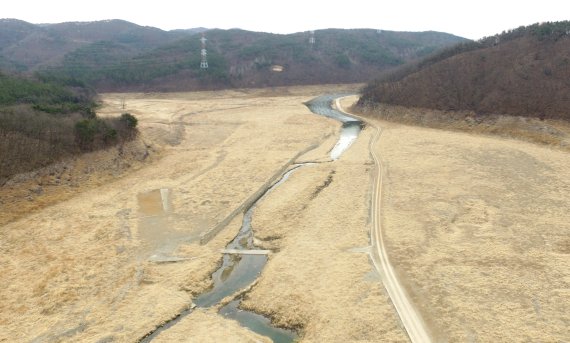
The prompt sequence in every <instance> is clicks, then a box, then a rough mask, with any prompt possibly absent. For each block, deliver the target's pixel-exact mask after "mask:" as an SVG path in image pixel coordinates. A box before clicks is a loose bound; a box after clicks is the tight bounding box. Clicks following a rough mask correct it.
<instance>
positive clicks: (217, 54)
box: [0, 19, 467, 91]
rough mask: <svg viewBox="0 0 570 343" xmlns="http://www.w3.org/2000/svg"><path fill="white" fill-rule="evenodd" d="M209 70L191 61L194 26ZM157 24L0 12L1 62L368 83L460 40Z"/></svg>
mask: <svg viewBox="0 0 570 343" xmlns="http://www.w3.org/2000/svg"><path fill="white" fill-rule="evenodd" d="M201 33H205V35H206V37H207V39H208V41H207V54H208V55H207V56H208V62H209V63H208V69H207V70H201V69H200V58H201V56H200V52H201V47H200V41H199V38H200V36H199V35H200V34H201ZM309 38H310V37H309V33H308V32H301V33H295V34H288V35H281V34H270V33H260V32H250V31H244V30H240V29H232V30H219V29H212V30H208V29H205V28H193V29H185V30H172V31H163V30H160V29H157V28H153V27H145V26H139V25H136V24H133V23H130V22H127V21H123V20H104V21H96V22H84V23H78V22H70V23H61V24H42V25H34V24H30V23H27V22H24V21H20V20H15V19H3V20H0V70H2V71H4V72H18V73H24V74H26V73H39V74H44V75H45V74H49V76H50V77H60V78H72V79H78V80H81V81H84V82H86V83H87V84H90V85H92V86H93V87H95V88H96V89H97V90H99V91H151V90H152V91H175V90H199V89H219V88H232V87H266V86H285V85H304V84H323V83H348V82H368V81H370V79H371V77H374V76H376V75H379V74H380V73H381V72H383V71H386V70H389V69H391V68H394V67H396V66H400V65H402V64H404V63H406V62H408V61H412V60H414V59H417V58H420V57H423V56H427V55H429V54H431V53H433V52H434V51H437V50H438V49H441V48H444V47H448V46H451V45H455V44H457V43H460V42H466V41H467V40H466V39H464V38H461V37H457V36H454V35H451V34H447V33H441V32H433V31H428V32H394V31H386V30H382V31H380V30H372V29H358V30H356V29H354V30H341V29H327V30H317V31H315V33H314V38H315V40H314V43H313V44H311V42H310V39H309Z"/></svg>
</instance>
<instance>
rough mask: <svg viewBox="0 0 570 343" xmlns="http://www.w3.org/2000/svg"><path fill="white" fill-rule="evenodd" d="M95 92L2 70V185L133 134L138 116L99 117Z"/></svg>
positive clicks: (79, 86) (71, 81)
mask: <svg viewBox="0 0 570 343" xmlns="http://www.w3.org/2000/svg"><path fill="white" fill-rule="evenodd" d="M95 108H96V99H95V94H94V92H93V91H91V90H90V89H89V88H88V87H86V86H85V85H83V84H81V83H80V82H77V81H75V80H67V81H65V80H63V79H61V78H60V79H58V80H52V79H45V78H44V79H34V78H29V77H21V76H15V75H7V74H2V73H0V156H1V158H0V186H1V185H3V184H4V183H5V182H6V180H7V179H8V178H9V177H11V176H13V175H15V174H18V173H22V172H27V171H31V170H35V169H37V168H39V167H42V166H45V165H48V164H51V163H53V162H56V161H59V160H61V159H63V158H65V157H69V156H73V155H75V154H78V153H82V152H84V151H92V150H95V149H99V148H104V147H108V146H110V145H114V144H117V143H121V142H124V141H126V140H130V139H132V138H134V136H135V135H136V118H134V117H132V116H131V115H129V114H125V115H123V116H122V117H119V118H107V119H105V120H103V119H101V118H98V117H97V115H96V114H95Z"/></svg>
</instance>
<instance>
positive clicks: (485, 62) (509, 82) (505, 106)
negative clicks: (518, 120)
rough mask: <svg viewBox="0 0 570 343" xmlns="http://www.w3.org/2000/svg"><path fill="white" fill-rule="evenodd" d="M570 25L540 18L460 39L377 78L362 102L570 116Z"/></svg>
mask: <svg viewBox="0 0 570 343" xmlns="http://www.w3.org/2000/svg"><path fill="white" fill-rule="evenodd" d="M569 29H570V22H560V23H546V24H541V25H538V24H537V25H533V26H529V27H526V28H524V27H523V28H519V29H517V30H514V31H510V32H508V33H504V34H503V35H497V36H496V37H490V38H486V39H484V40H482V41H481V42H475V43H467V44H464V45H460V46H458V47H456V48H453V49H449V50H448V51H445V52H443V53H441V54H439V55H436V56H435V57H431V58H429V59H427V60H426V61H423V62H420V63H419V64H417V65H414V66H407V67H405V68H404V69H402V70H400V71H398V72H396V73H394V74H392V75H388V76H385V77H383V78H380V79H378V80H377V81H375V82H373V83H371V84H370V85H369V86H368V87H366V88H365V89H364V94H363V97H362V98H361V100H360V101H359V105H360V106H367V105H371V104H375V103H387V104H392V105H402V106H408V107H421V108H430V109H437V110H445V111H446V110H469V111H473V112H474V113H475V114H476V115H477V116H483V115H491V114H497V113H499V114H510V115H518V116H526V117H537V118H541V119H545V118H552V119H565V120H570V82H569V81H568V80H570V35H569V34H568V30H569Z"/></svg>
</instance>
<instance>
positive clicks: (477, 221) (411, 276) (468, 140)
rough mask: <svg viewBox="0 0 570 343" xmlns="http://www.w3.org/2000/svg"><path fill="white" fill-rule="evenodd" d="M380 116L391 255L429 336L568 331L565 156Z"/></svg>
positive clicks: (514, 336) (569, 233) (491, 338)
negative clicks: (397, 121)
mask: <svg viewBox="0 0 570 343" xmlns="http://www.w3.org/2000/svg"><path fill="white" fill-rule="evenodd" d="M349 105H350V103H346V104H345V106H346V107H348V106H349ZM375 123H376V125H378V126H379V127H381V128H382V137H381V139H380V143H379V146H378V151H379V153H380V154H379V155H380V156H381V158H382V162H383V167H384V169H383V172H384V189H383V192H384V193H383V208H382V209H381V210H382V218H383V227H384V230H385V235H386V238H387V242H388V246H389V256H390V258H391V260H392V263H393V264H394V265H395V266H396V269H397V271H398V272H399V274H400V277H401V278H402V279H403V280H404V282H405V284H406V286H407V289H408V291H409V293H410V294H412V297H413V299H414V302H415V303H416V304H419V308H420V309H421V312H422V313H423V317H424V318H425V319H426V320H427V321H428V323H429V326H430V327H431V329H432V330H433V332H434V336H435V338H436V341H449V342H507V341H508V342H565V341H568V340H570V334H569V331H568V326H569V323H570V315H569V313H570V258H569V254H570V240H569V237H570V197H568V195H569V194H570V155H569V154H568V153H567V152H565V151H564V150H562V149H560V148H558V149H556V148H550V147H545V146H541V145H534V144H530V143H526V142H521V141H519V140H514V139H501V138H493V137H485V136H481V135H475V134H468V133H457V132H449V131H443V130H434V129H427V128H420V127H413V126H405V125H401V124H395V123H389V122H386V121H377V120H375ZM517 138H519V137H517Z"/></svg>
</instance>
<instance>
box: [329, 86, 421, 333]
mask: <svg viewBox="0 0 570 343" xmlns="http://www.w3.org/2000/svg"><path fill="white" fill-rule="evenodd" d="M343 98H344V97H342V98H337V99H336V100H335V104H336V108H337V109H338V110H339V111H341V112H343V113H345V114H347V115H349V116H352V117H355V118H359V119H360V120H362V121H363V122H366V123H367V124H368V125H369V126H370V127H372V128H373V129H374V130H375V133H374V136H373V137H372V139H371V140H370V144H369V146H368V149H369V150H370V155H371V156H372V159H373V160H374V166H375V168H374V183H373V185H372V228H371V230H370V231H371V232H370V240H371V244H372V249H371V250H372V251H371V253H370V257H371V259H372V262H373V264H374V267H375V268H376V270H377V271H378V272H379V273H380V275H381V276H382V283H383V284H384V288H385V289H386V292H387V293H388V295H389V296H390V299H391V300H392V304H393V305H394V308H395V309H396V312H397V313H398V316H399V317H400V320H401V321H402V324H403V326H404V329H405V330H406V333H407V334H408V337H409V338H410V341H412V342H413V343H423V342H426V343H431V342H432V339H431V337H430V335H429V333H428V330H427V328H426V325H425V323H424V321H423V320H422V318H421V316H420V314H419V312H418V311H417V310H416V309H415V307H414V306H413V304H412V302H411V301H410V299H409V297H408V295H407V293H406V291H405V289H404V288H403V287H402V285H401V284H400V281H399V280H398V277H397V275H396V273H395V271H394V268H393V267H392V264H391V263H390V259H389V257H388V254H387V253H386V247H385V244H384V238H383V235H382V221H381V219H380V215H381V210H380V206H381V205H382V176H383V173H382V162H381V161H380V159H379V158H378V156H377V155H376V152H375V150H374V147H375V145H376V144H377V142H378V141H379V140H380V137H381V135H382V131H381V130H380V128H379V127H377V126H376V125H374V124H373V123H372V122H371V121H368V120H366V119H365V118H363V117H361V116H358V115H355V114H352V113H348V112H346V111H345V110H344V109H343V108H342V106H341V104H340V100H341V99H343Z"/></svg>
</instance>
